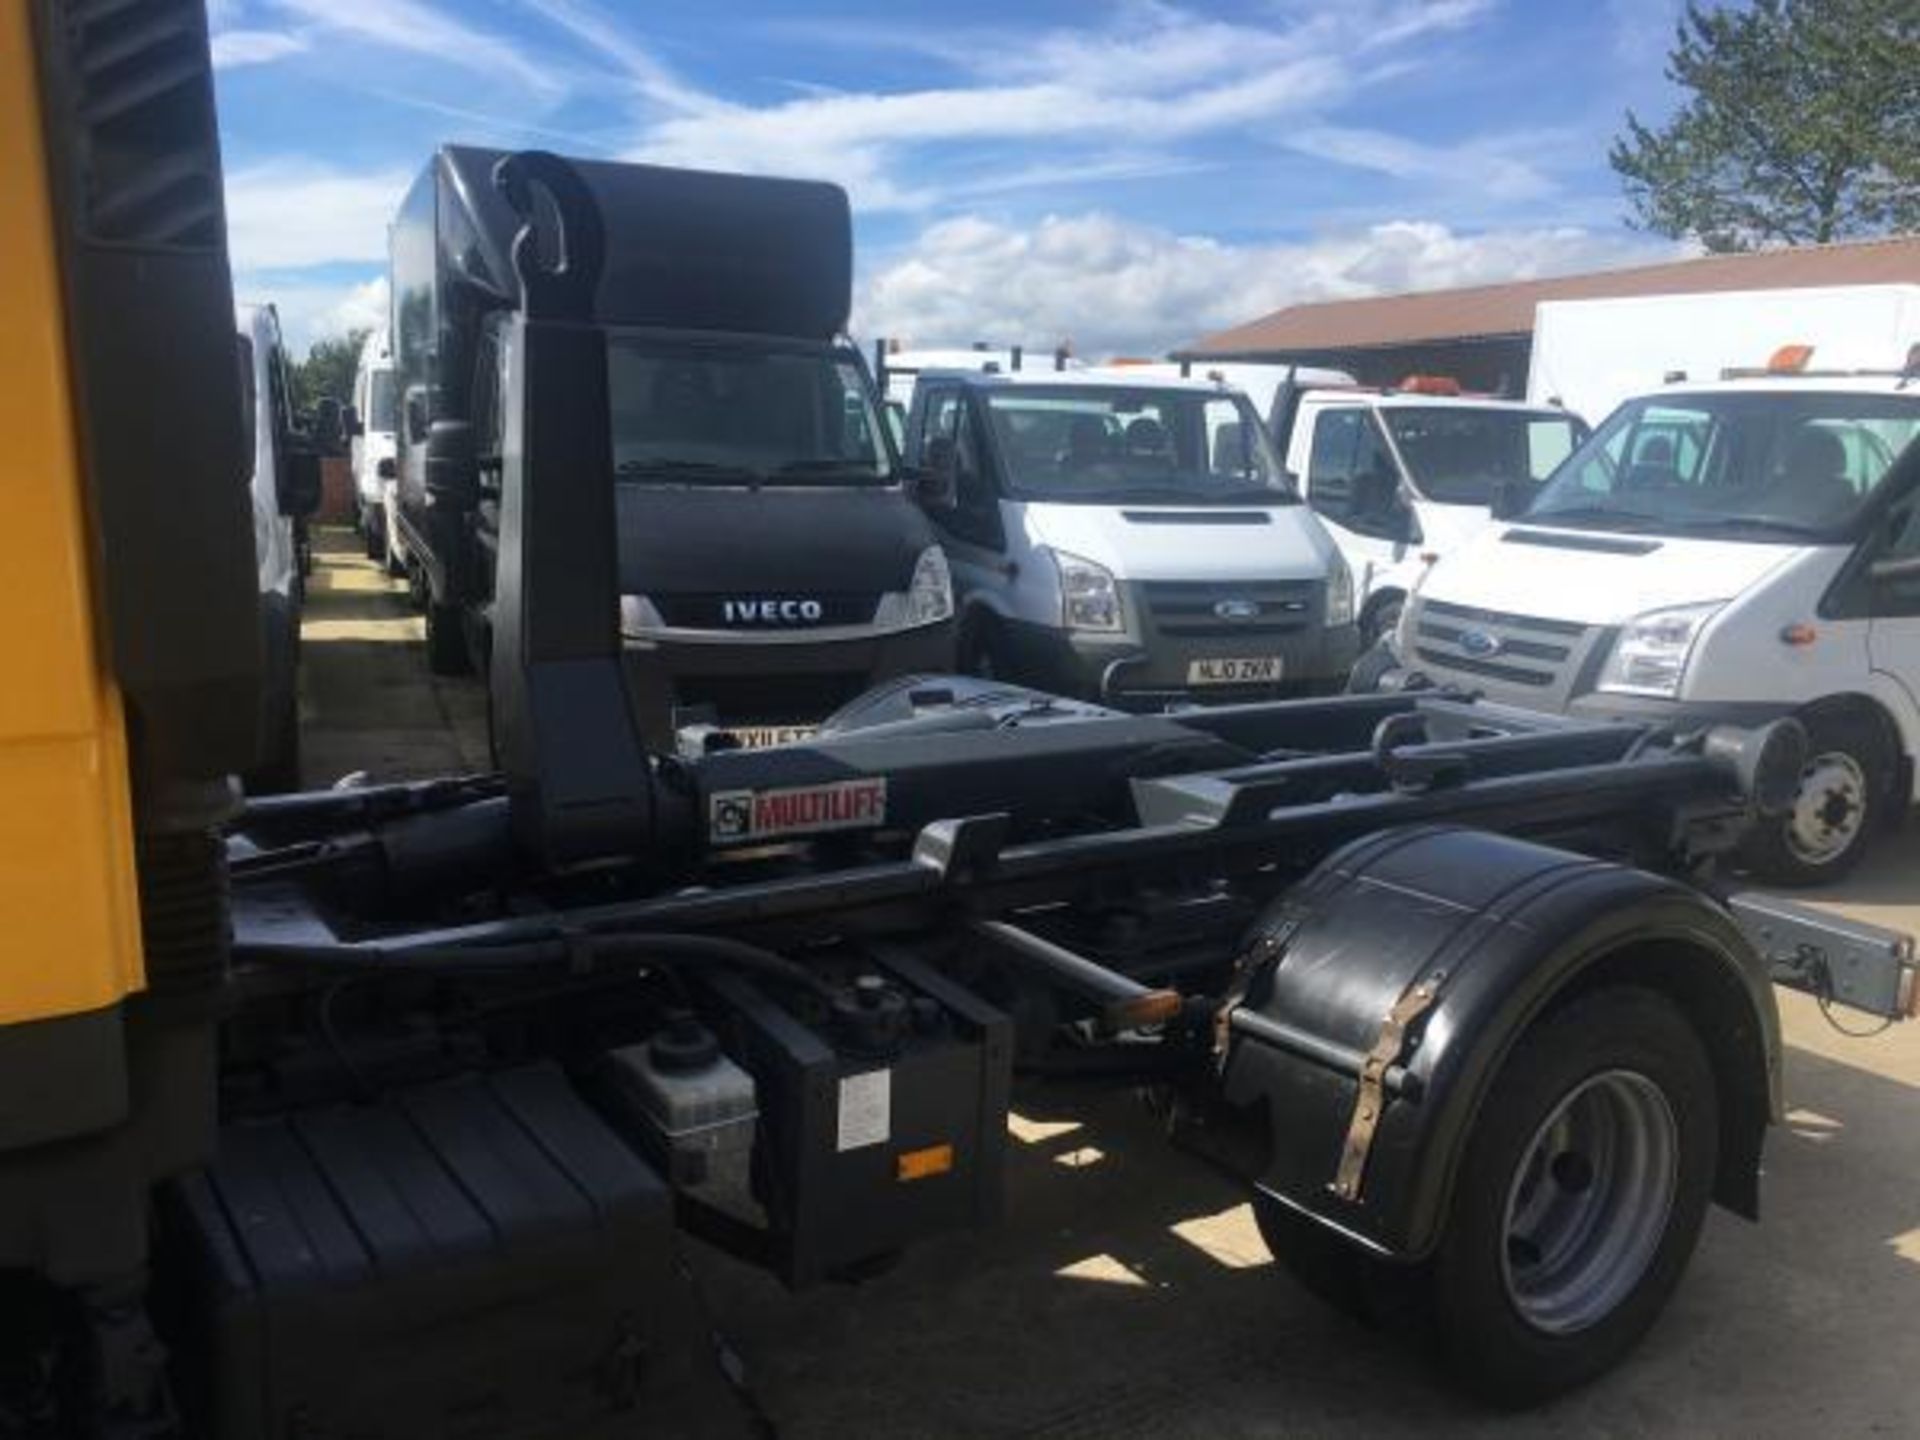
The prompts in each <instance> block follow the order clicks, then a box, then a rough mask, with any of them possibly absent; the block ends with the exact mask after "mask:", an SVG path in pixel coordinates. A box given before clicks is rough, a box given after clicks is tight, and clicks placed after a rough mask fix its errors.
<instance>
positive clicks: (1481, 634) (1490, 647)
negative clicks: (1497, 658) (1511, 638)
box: [1460, 630, 1500, 658]
mask: <svg viewBox="0 0 1920 1440" xmlns="http://www.w3.org/2000/svg"><path fill="white" fill-rule="evenodd" d="M1460 648H1461V649H1462V650H1464V651H1466V652H1467V654H1469V655H1477V656H1481V657H1483V658H1484V657H1485V656H1488V655H1498V654H1499V653H1500V637H1499V636H1498V635H1489V634H1488V633H1487V632H1486V631H1484V630H1462V631H1461V632H1460Z"/></svg>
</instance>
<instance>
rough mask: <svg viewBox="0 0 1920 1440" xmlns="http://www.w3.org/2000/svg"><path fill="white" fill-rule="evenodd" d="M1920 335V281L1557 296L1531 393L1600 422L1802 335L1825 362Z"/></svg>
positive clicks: (1541, 310) (1883, 361) (1842, 364)
mask: <svg viewBox="0 0 1920 1440" xmlns="http://www.w3.org/2000/svg"><path fill="white" fill-rule="evenodd" d="M1916 335H1920V285H1831V286H1821V287H1818V288H1806V289H1798V290H1725V291H1720V292H1718V293H1707V294H1698V295H1635V296H1629V297H1626V298H1623V299H1618V300H1549V301H1545V302H1544V303H1542V304H1541V305H1540V306H1538V307H1537V308H1536V309H1535V311H1534V322H1533V361H1532V364H1531V366H1530V367H1529V369H1528V372H1527V399H1528V400H1530V401H1532V402H1533V403H1534V404H1536V405H1545V404H1550V403H1554V402H1558V403H1559V404H1562V405H1564V406H1566V407H1567V408H1568V409H1569V410H1571V411H1573V412H1574V413H1575V414H1576V415H1580V416H1582V417H1584V418H1585V419H1586V420H1587V422H1588V423H1589V424H1594V425H1597V424H1599V423H1600V422H1601V421H1602V420H1604V419H1606V418H1607V416H1608V415H1609V414H1610V413H1612V410H1613V407H1614V406H1616V405H1618V404H1619V403H1620V402H1621V401H1622V400H1625V399H1626V398H1627V397H1628V396H1629V395H1642V394H1645V393H1646V392H1647V391H1649V390H1652V389H1655V388H1656V387H1658V386H1660V385H1663V384H1668V383H1671V382H1673V381H1677V380H1712V379H1715V378H1716V377H1717V376H1718V375H1719V374H1720V372H1721V371H1722V370H1724V369H1727V368H1729V367H1731V366H1740V365H1753V364H1756V363H1758V361H1759V360H1761V359H1764V358H1765V357H1766V356H1768V355H1770V354H1772V353H1773V351H1774V350H1775V349H1776V348H1777V347H1778V346H1780V345H1781V344H1783V343H1785V342H1787V341H1792V342H1795V343H1797V344H1802V345H1811V346H1812V347H1813V348H1814V351H1815V352H1816V353H1817V354H1818V356H1819V364H1820V368H1821V369H1822V370H1858V369H1871V368H1874V367H1879V368H1882V369H1884V368H1885V367H1887V366H1888V365H1897V364H1899V363H1900V359H1901V357H1902V356H1904V355H1905V354H1906V351H1907V346H1908V344H1909V343H1911V342H1912V340H1913V338H1914V337H1915V336H1916Z"/></svg>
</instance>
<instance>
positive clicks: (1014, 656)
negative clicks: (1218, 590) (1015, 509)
mask: <svg viewBox="0 0 1920 1440" xmlns="http://www.w3.org/2000/svg"><path fill="white" fill-rule="evenodd" d="M997 634H998V638H999V639H1000V641H1001V644H1002V646H1003V649H1002V658H1003V659H1004V661H1005V664H1006V666H1007V668H1008V669H1009V670H1010V671H1011V672H1012V673H1011V674H1010V675H1009V676H1008V677H1007V678H1009V679H1013V680H1017V681H1019V682H1020V683H1021V684H1023V685H1031V686H1033V687H1034V688H1035V689H1038V690H1045V691H1048V692H1051V693H1053V694H1058V695H1068V696H1073V697H1075V698H1078V699H1084V700H1094V701H1098V702H1099V703H1101V704H1104V705H1112V706H1115V707H1116V708H1119V709H1153V708H1158V707H1159V706H1162V705H1165V704H1168V703H1170V702H1174V701H1191V700H1205V701H1217V702H1220V703H1223V704H1224V703H1228V702H1236V703H1237V702H1244V701H1249V700H1265V699H1277V698H1281V697H1286V696H1297V695H1324V694H1331V693H1336V692H1338V690H1339V689H1340V687H1341V685H1342V684H1343V683H1344V682H1345V680H1346V676H1347V672H1348V671H1349V670H1350V669H1352V668H1353V662H1354V659H1355V657H1356V656H1358V654H1359V652H1360V632H1359V629H1358V628H1357V627H1356V626H1353V625H1335V626H1328V627H1321V628H1315V629H1308V630H1301V631H1298V632H1296V633H1293V634H1290V635H1285V636H1279V637H1274V636H1262V637H1259V638H1249V639H1247V640H1245V641H1227V640H1220V639H1206V640H1193V639H1173V638H1170V637H1165V636H1162V637H1159V638H1157V639H1156V640H1155V642H1154V644H1153V646H1152V647H1151V648H1149V647H1147V646H1144V645H1142V644H1141V643H1140V642H1139V641H1138V640H1137V639H1134V638H1133V637H1131V636H1126V635H1089V634H1083V633H1080V632H1071V631H1064V630H1057V629H1053V628H1051V627H1048V626H1042V625H1030V624H1026V623H1023V622H1018V621H1014V622H1003V623H1002V625H1001V627H1000V629H999V631H998V632H997ZM1267 654H1272V655H1278V656H1279V657H1280V660H1281V678H1280V680H1279V682H1278V683H1277V684H1270V685H1206V686H1199V687H1195V686H1192V685H1189V684H1188V683H1187V666H1188V664H1189V663H1190V662H1191V661H1194V660H1207V659H1221V658H1238V657H1244V656H1251V655H1267Z"/></svg>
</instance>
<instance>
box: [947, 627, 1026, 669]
mask: <svg viewBox="0 0 1920 1440" xmlns="http://www.w3.org/2000/svg"><path fill="white" fill-rule="evenodd" d="M1005 648H1006V647H1004V646H1003V645H1001V644H1000V642H999V636H998V634H997V633H996V632H995V630H994V627H993V623H992V622H991V621H988V620H979V621H975V622H974V623H973V624H971V625H969V626H967V628H966V630H965V632H964V633H963V634H962V635H961V636H960V655H959V663H960V673H961V674H963V675H976V676H978V677H979V678H980V679H982V680H1011V679H1012V678H1013V677H1012V676H1011V675H1010V674H1008V673H1007V660H1006V654H1005Z"/></svg>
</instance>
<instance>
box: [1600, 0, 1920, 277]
mask: <svg viewBox="0 0 1920 1440" xmlns="http://www.w3.org/2000/svg"><path fill="white" fill-rule="evenodd" d="M1667 78H1668V79H1669V80H1671V81H1672V82H1673V83H1674V84H1675V85H1678V86H1680V87H1681V88H1682V89H1683V90H1685V91H1686V92H1688V94H1687V98H1686V100H1685V102H1684V103H1683V104H1682V105H1681V107H1680V109H1679V111H1678V112H1677V113H1675V115H1674V116H1673V118H1672V119H1670V120H1669V121H1667V123H1666V124H1665V125H1663V126H1661V127H1659V128H1657V129H1655V128H1650V127H1648V126H1646V125H1644V124H1642V123H1641V122H1640V120H1639V118H1638V117H1636V116H1635V115H1634V114H1633V113H1632V112H1631V111H1629V112H1628V113H1627V128H1626V132H1625V133H1624V134H1622V135H1621V136H1620V137H1619V138H1617V139H1616V140H1615V141H1614V143H1613V148H1612V149H1611V151H1609V153H1608V156H1607V158H1608V160H1609V161H1610V162H1611V163H1612V165H1613V168H1614V170H1615V171H1617V172H1618V173H1619V175H1620V178H1621V181H1622V183H1623V184H1624V186H1625V188H1626V193H1627V201H1628V203H1629V204H1630V205H1631V206H1632V207H1633V212H1634V221H1635V223H1636V224H1637V225H1638V226H1639V227H1640V228H1642V229H1646V230H1651V231H1654V232H1655V233H1657V234H1661V235H1671V236H1674V237H1675V238H1679V239H1689V240H1696V241H1698V242H1700V243H1701V244H1703V245H1705V246H1706V247H1707V249H1709V250H1751V249H1754V248H1756V247H1758V246H1762V245H1768V244H1780V243H1785V244H1796V245H1797V244H1807V243H1810V242H1825V241H1829V240H1841V239H1846V238H1849V237H1852V236H1862V235H1877V234H1884V233H1886V232H1888V231H1899V230H1915V229H1920V0H1754V3H1753V4H1752V5H1751V6H1750V7H1748V8H1746V9H1742V10H1734V9H1718V8H1713V9H1709V8H1703V7H1702V6H1701V5H1699V4H1697V3H1694V0H1689V3H1688V5H1687V13H1686V15H1685V17H1684V18H1683V19H1682V20H1681V22H1680V24H1679V25H1678V26H1677V27H1676V28H1675V31H1674V47H1673V49H1672V50H1671V51H1670V52H1669V53H1668V55H1667Z"/></svg>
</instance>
